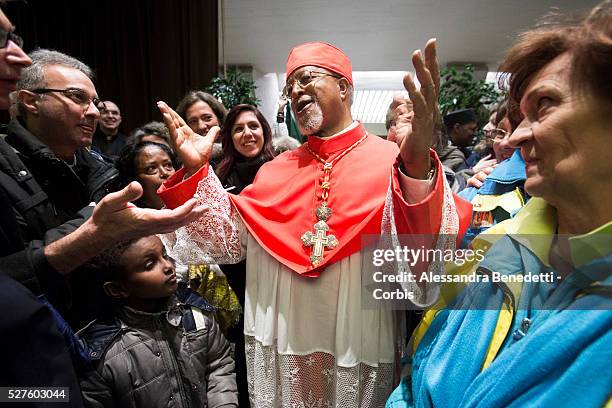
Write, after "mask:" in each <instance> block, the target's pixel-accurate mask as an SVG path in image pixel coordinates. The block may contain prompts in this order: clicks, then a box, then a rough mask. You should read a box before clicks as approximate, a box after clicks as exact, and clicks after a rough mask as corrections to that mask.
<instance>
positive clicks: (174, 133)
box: [157, 101, 221, 175]
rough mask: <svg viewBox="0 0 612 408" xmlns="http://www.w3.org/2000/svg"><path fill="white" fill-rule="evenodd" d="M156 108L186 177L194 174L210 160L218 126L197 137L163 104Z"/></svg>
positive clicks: (159, 103)
mask: <svg viewBox="0 0 612 408" xmlns="http://www.w3.org/2000/svg"><path fill="white" fill-rule="evenodd" d="M157 107H158V108H159V110H160V112H161V113H162V116H163V118H164V123H165V124H166V127H167V128H168V131H169V132H170V137H171V138H172V141H173V143H174V146H175V147H176V153H177V154H178V156H179V157H180V158H181V161H182V162H183V165H184V166H185V169H186V171H187V175H191V174H193V173H195V172H196V171H198V169H199V168H200V167H202V166H203V165H204V164H206V163H207V162H208V161H209V160H210V156H211V154H212V149H213V143H214V142H215V140H216V139H217V134H218V133H219V131H220V130H221V129H220V128H219V126H213V127H212V128H210V130H209V131H208V133H207V134H206V136H202V135H198V134H197V133H195V132H194V131H193V130H192V129H191V128H190V127H189V125H187V123H185V121H184V120H183V118H181V116H180V115H179V114H178V113H176V112H175V111H174V110H173V109H172V108H170V107H169V106H168V105H167V104H166V103H165V102H162V101H160V102H157Z"/></svg>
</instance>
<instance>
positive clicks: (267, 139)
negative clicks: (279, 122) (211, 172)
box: [215, 104, 275, 180]
mask: <svg viewBox="0 0 612 408" xmlns="http://www.w3.org/2000/svg"><path fill="white" fill-rule="evenodd" d="M242 112H253V113H254V114H255V116H256V117H257V120H258V121H259V123H260V124H261V128H262V129H263V136H264V142H263V147H262V148H261V152H259V155H258V156H257V157H256V158H255V159H258V160H262V161H268V160H272V158H274V156H275V153H274V147H273V146H272V130H271V129H270V124H269V123H268V121H267V120H266V118H265V117H264V115H263V114H262V113H261V112H260V111H259V109H257V108H256V107H255V106H253V105H246V104H242V105H236V106H234V107H233V108H232V109H231V110H230V111H229V113H228V114H227V118H226V120H225V123H224V124H223V127H222V128H221V146H222V147H223V160H221V162H220V163H219V164H218V165H217V168H216V169H215V173H217V176H218V177H219V179H220V180H223V179H225V178H226V177H227V175H228V174H229V173H230V171H231V169H232V167H233V166H234V164H235V163H236V161H243V160H244V159H245V158H244V157H243V156H242V155H241V154H240V153H238V151H237V150H236V148H235V147H234V142H233V140H232V128H233V127H234V124H235V123H236V119H238V116H239V115H240V114H241V113H242Z"/></svg>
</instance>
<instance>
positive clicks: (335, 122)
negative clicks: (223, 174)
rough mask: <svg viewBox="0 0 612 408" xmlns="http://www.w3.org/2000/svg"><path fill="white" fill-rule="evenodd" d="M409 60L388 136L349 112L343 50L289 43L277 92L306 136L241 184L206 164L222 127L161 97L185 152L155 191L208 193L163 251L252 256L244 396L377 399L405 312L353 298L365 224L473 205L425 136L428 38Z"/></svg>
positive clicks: (432, 85)
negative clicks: (407, 104)
mask: <svg viewBox="0 0 612 408" xmlns="http://www.w3.org/2000/svg"><path fill="white" fill-rule="evenodd" d="M412 60H413V65H414V67H415V71H416V75H417V77H418V79H419V82H420V84H421V87H420V89H417V87H416V86H415V84H414V81H413V79H412V76H411V75H409V74H407V75H406V77H405V78H404V86H405V88H406V90H407V91H408V93H409V96H410V100H411V103H412V105H413V109H414V117H413V120H412V122H411V124H410V126H406V127H404V128H402V129H401V130H400V131H398V132H399V133H398V141H397V143H393V142H389V141H386V140H384V139H381V138H379V137H378V136H375V135H371V134H368V133H367V131H366V129H365V128H364V126H363V125H362V124H361V123H359V122H358V121H355V120H353V118H352V116H351V103H352V99H353V79H352V66H351V62H350V60H349V58H348V57H347V56H346V55H345V54H344V53H343V52H342V51H341V50H339V49H338V48H336V47H334V46H332V45H330V44H326V43H321V42H312V43H306V44H302V45H299V46H297V47H295V48H294V49H293V50H291V52H290V54H289V57H288V59H287V72H286V87H285V89H284V92H285V93H286V96H287V98H288V99H289V100H290V102H291V107H292V109H293V113H294V115H295V117H296V120H297V123H298V126H299V128H300V131H301V132H302V133H303V134H304V135H306V136H307V137H308V141H307V142H306V143H305V144H304V145H302V146H301V147H299V148H298V149H296V150H294V151H288V152H285V153H283V154H281V155H280V156H278V157H277V158H275V159H274V160H272V161H270V162H268V163H266V164H265V165H263V166H262V167H261V169H260V170H259V172H258V174H257V176H256V177H255V180H254V181H253V183H252V184H251V185H250V186H248V187H247V188H245V189H244V190H243V191H242V193H241V194H240V195H237V196H235V195H231V194H228V193H226V192H225V191H224V190H223V189H222V187H221V185H220V183H219V182H218V180H217V179H216V176H215V175H214V173H213V171H212V170H211V169H210V168H209V165H208V159H209V157H210V153H211V150H212V143H213V141H214V140H215V137H216V133H217V132H218V130H219V129H218V128H213V129H211V130H210V131H209V133H208V135H206V136H203V135H197V134H194V133H193V131H192V130H191V129H190V128H189V126H187V125H186V124H185V122H184V120H183V119H182V118H180V116H178V115H177V114H176V113H175V112H174V111H173V110H172V109H170V108H169V107H168V106H167V105H166V104H165V103H163V102H160V103H159V104H158V105H159V108H160V110H161V112H162V114H163V116H164V121H165V123H166V125H167V126H168V128H169V130H170V133H171V135H172V137H173V139H174V141H175V143H176V146H177V152H178V154H179V156H180V157H181V159H182V161H183V163H184V166H185V167H184V168H183V169H181V170H180V171H179V172H177V173H175V175H174V176H173V177H171V178H170V179H169V180H168V181H167V182H166V183H165V184H164V185H163V186H162V187H161V188H160V190H159V195H160V196H161V197H162V199H163V200H164V202H165V203H166V205H167V207H169V208H173V207H176V206H178V205H180V204H182V203H183V202H185V201H186V200H187V199H189V198H192V197H194V196H195V197H196V198H197V199H198V200H199V201H201V203H202V204H204V205H205V206H207V207H208V208H207V209H208V210H207V212H206V215H205V216H204V217H203V218H202V219H201V220H199V221H197V222H195V223H193V224H192V225H189V226H187V227H185V228H181V229H179V230H177V231H176V232H175V233H173V234H168V235H167V236H166V237H164V243H165V244H166V246H167V247H168V251H169V253H170V254H171V255H172V256H174V257H176V258H178V259H180V260H181V261H183V262H185V263H196V262H215V263H233V262H238V261H240V260H241V259H244V258H245V257H246V259H247V272H246V273H247V276H246V280H247V283H246V296H245V336H246V337H245V339H246V340H245V343H246V350H245V352H246V355H247V362H248V368H249V369H248V371H249V372H248V377H249V394H250V399H251V404H252V406H279V407H280V406H291V404H295V403H300V402H311V403H314V404H319V405H321V406H328V405H329V406H332V405H333V406H337V405H342V406H379V405H381V406H384V402H385V400H386V398H387V396H388V395H389V393H390V391H391V389H392V386H393V382H394V378H393V375H394V365H395V364H396V363H397V344H398V341H399V340H398V339H400V338H401V336H402V333H399V332H398V327H401V324H399V323H398V321H399V320H401V316H399V314H394V313H393V311H389V310H383V309H382V308H381V309H375V310H365V309H364V308H363V307H361V296H363V295H362V293H361V283H362V281H361V271H362V265H363V264H364V262H369V261H368V260H367V259H365V258H366V257H365V256H364V251H363V249H364V248H363V245H364V240H363V237H364V236H368V235H377V234H381V232H384V233H394V234H431V235H432V236H436V235H438V234H440V235H443V234H452V235H453V236H454V237H456V238H457V239H460V237H461V236H462V234H463V233H464V232H465V230H466V229H467V226H468V223H469V220H470V216H471V207H470V205H469V204H468V203H466V202H464V201H462V200H460V199H459V198H457V197H455V196H453V195H452V193H451V192H450V189H449V187H448V185H447V184H446V182H445V179H444V172H443V171H442V167H441V163H440V161H439V160H438V158H437V156H436V154H435V153H434V152H433V151H432V150H431V149H430V146H431V144H432V139H433V135H434V132H435V126H436V121H437V120H438V116H439V115H438V110H437V95H438V89H439V70H438V64H437V59H436V51H435V40H430V41H429V42H428V44H427V46H426V47H425V50H424V53H421V52H420V51H416V52H415V53H414V54H413V58H412ZM400 133H401V134H400ZM432 245H438V246H440V245H441V244H440V242H438V243H437V244H436V243H435V242H434V243H432ZM446 245H450V246H451V247H453V248H454V243H452V244H449V243H448V242H447V243H446ZM403 334H405V333H403ZM240 352H241V351H240ZM317 406H318V405H317Z"/></svg>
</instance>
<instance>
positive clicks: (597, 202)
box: [387, 0, 612, 407]
mask: <svg viewBox="0 0 612 408" xmlns="http://www.w3.org/2000/svg"><path fill="white" fill-rule="evenodd" d="M501 68H502V70H504V71H506V72H508V75H509V78H510V100H511V104H510V111H511V118H512V121H513V125H514V126H513V128H514V132H513V133H512V135H511V136H510V139H509V143H510V145H511V146H512V147H515V148H519V149H520V150H521V154H522V156H523V158H524V159H525V163H526V175H527V179H526V181H525V190H526V191H527V193H529V194H530V195H531V196H532V197H533V198H532V199H531V200H530V201H529V203H528V204H527V205H526V206H525V207H523V209H521V210H520V211H519V213H518V214H517V215H516V216H515V217H514V218H512V219H509V220H507V221H504V222H502V223H499V224H497V225H495V226H493V227H492V228H490V229H488V230H487V231H486V232H484V233H482V234H480V235H479V236H477V237H476V238H475V240H474V241H473V249H474V250H475V251H481V253H484V257H483V259H481V260H474V261H472V262H467V263H465V264H462V265H458V264H457V265H455V264H452V263H450V264H448V265H447V271H446V273H447V274H453V275H454V276H466V277H467V276H473V277H477V279H475V281H474V282H473V283H469V282H468V283H466V284H463V285H448V286H445V287H443V289H442V293H444V294H445V295H446V296H443V298H444V299H443V300H440V301H439V303H438V304H437V305H435V306H434V307H433V308H431V309H430V310H428V311H427V312H426V313H425V315H424V317H423V321H422V322H421V325H420V326H419V327H418V328H417V330H416V331H415V334H414V335H413V339H412V340H413V341H412V342H411V345H412V350H411V351H412V355H411V370H409V371H410V376H409V377H408V378H405V379H403V380H402V383H401V384H400V387H399V388H398V389H397V390H396V391H395V392H394V394H393V395H392V396H391V398H390V399H389V401H388V402H387V407H406V406H428V407H429V406H440V407H459V406H460V407H475V406H478V407H501V406H504V407H506V406H513V407H514V406H516V407H519V406H547V407H549V406H554V407H565V406H567V407H570V406H571V407H578V406H579V407H601V406H604V405H606V404H609V403H610V392H611V390H612V371H610V364H611V363H612V354H611V352H610V350H611V349H610V344H612V301H611V297H610V293H612V277H611V274H610V272H611V271H612V207H610V204H609V200H610V197H612V178H611V177H610V176H611V175H612V160H610V158H609V152H610V147H609V146H610V142H611V139H610V134H611V130H612V115H610V112H611V110H612V103H611V102H612V88H611V87H612V3H611V2H610V1H609V0H608V1H605V2H604V3H602V4H600V5H599V6H598V7H596V8H595V9H594V10H593V11H592V12H591V14H589V15H588V16H587V17H586V18H584V19H583V20H582V21H579V22H577V23H574V24H570V25H568V24H565V25H555V26H552V25H547V26H543V27H540V28H538V29H536V30H532V31H529V32H527V33H525V34H523V35H521V37H520V39H519V41H518V42H517V44H516V45H515V46H514V47H512V49H511V50H510V51H509V52H508V54H507V56H506V58H505V60H504V62H503V63H502V67H501Z"/></svg>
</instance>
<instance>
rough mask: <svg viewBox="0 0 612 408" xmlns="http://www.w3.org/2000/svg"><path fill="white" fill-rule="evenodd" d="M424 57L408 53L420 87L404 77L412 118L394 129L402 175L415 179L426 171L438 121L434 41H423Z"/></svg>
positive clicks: (417, 52)
mask: <svg viewBox="0 0 612 408" xmlns="http://www.w3.org/2000/svg"><path fill="white" fill-rule="evenodd" d="M424 54H425V56H424V58H423V54H422V53H421V51H420V50H417V51H415V52H414V53H413V54H412V65H413V66H414V69H415V72H416V76H417V78H418V80H419V82H420V84H421V87H420V88H419V89H417V88H416V85H415V83H414V80H413V78H412V75H410V73H407V74H406V76H404V87H405V88H406V90H407V91H408V95H409V97H410V101H411V102H412V105H413V110H414V116H413V117H412V120H411V121H410V124H409V125H408V126H402V127H401V128H398V129H397V142H398V145H399V148H400V156H401V158H402V161H403V163H404V168H405V170H406V173H407V175H408V176H410V177H414V178H419V179H424V178H426V177H427V173H428V172H429V170H430V167H431V163H430V158H429V148H430V147H431V145H432V142H433V140H434V132H435V128H436V123H437V121H438V120H439V109H438V94H439V90H440V68H439V66H438V59H437V56H436V40H435V39H430V40H429V41H427V45H425V53H424Z"/></svg>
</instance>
